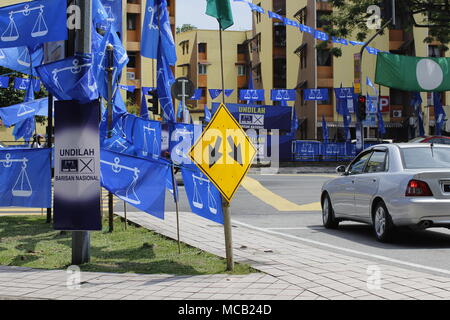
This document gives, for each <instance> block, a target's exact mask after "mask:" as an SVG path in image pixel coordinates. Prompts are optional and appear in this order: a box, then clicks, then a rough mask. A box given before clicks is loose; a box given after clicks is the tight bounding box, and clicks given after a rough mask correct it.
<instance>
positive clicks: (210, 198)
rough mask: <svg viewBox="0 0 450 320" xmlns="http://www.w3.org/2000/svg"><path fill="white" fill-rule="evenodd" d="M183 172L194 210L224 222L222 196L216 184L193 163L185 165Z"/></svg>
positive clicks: (185, 185) (215, 220) (187, 193)
mask: <svg viewBox="0 0 450 320" xmlns="http://www.w3.org/2000/svg"><path fill="white" fill-rule="evenodd" d="M181 174H182V176H183V181H184V188H185V190H186V195H187V198H188V200H189V205H190V206H191V210H192V212H193V213H195V214H197V215H199V216H201V217H203V218H205V219H208V220H211V221H214V222H217V223H220V224H223V211H222V197H221V195H220V192H219V190H217V188H216V187H215V186H214V184H213V183H212V182H211V181H210V180H209V179H208V177H207V176H205V175H204V174H203V173H202V172H201V171H200V169H198V168H197V166H195V165H193V164H191V165H183V166H182V168H181Z"/></svg>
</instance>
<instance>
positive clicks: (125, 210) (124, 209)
mask: <svg viewBox="0 0 450 320" xmlns="http://www.w3.org/2000/svg"><path fill="white" fill-rule="evenodd" d="M123 217H124V218H125V230H127V224H128V220H127V203H126V202H125V201H124V202H123Z"/></svg>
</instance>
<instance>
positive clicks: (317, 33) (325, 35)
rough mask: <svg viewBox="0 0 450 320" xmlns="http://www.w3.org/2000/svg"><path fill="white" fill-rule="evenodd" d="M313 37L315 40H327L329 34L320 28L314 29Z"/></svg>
mask: <svg viewBox="0 0 450 320" xmlns="http://www.w3.org/2000/svg"><path fill="white" fill-rule="evenodd" d="M314 38H316V39H317V40H322V41H328V39H329V36H328V33H325V32H323V31H320V30H314Z"/></svg>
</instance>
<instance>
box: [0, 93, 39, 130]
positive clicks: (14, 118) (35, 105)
mask: <svg viewBox="0 0 450 320" xmlns="http://www.w3.org/2000/svg"><path fill="white" fill-rule="evenodd" d="M47 113H48V98H42V99H38V100H31V101H28V102H22V103H19V104H16V105H13V106H9V107H3V108H0V118H1V119H2V121H3V124H4V125H5V126H7V127H10V126H13V125H15V124H16V123H19V122H21V121H23V120H25V119H27V118H30V117H31V118H32V117H34V116H36V115H37V116H47Z"/></svg>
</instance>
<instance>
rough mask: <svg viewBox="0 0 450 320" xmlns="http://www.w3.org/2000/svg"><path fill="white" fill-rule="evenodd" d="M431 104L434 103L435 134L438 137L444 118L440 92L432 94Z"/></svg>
mask: <svg viewBox="0 0 450 320" xmlns="http://www.w3.org/2000/svg"><path fill="white" fill-rule="evenodd" d="M433 102H434V119H435V124H434V127H435V134H436V135H438V136H440V135H441V134H442V127H443V125H444V122H445V117H446V114H445V111H444V108H442V101H441V93H440V92H433Z"/></svg>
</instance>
